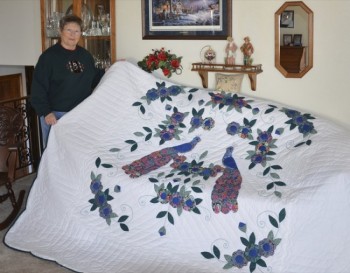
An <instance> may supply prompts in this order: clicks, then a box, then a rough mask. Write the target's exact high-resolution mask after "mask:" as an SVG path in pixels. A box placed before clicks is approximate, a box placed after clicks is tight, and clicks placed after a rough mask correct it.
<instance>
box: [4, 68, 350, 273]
mask: <svg viewBox="0 0 350 273" xmlns="http://www.w3.org/2000/svg"><path fill="white" fill-rule="evenodd" d="M349 231H350V133H349V132H348V131H346V130H344V129H341V128H339V127H337V126H335V125H334V124H332V123H331V122H329V121H327V120H324V119H322V118H319V117H317V116H315V115H312V114H310V113H306V112H302V111H296V110H292V109H291V108H289V107H286V106H284V105H281V104H278V103H275V102H272V101H265V100H261V99H258V98H254V97H247V96H245V95H237V94H233V93H227V94H224V93H214V92H209V91H208V90H200V89H195V88H189V87H183V86H177V85H176V84H173V83H171V82H167V81H163V80H160V79H157V78H155V77H154V76H153V75H151V74H148V73H146V72H144V71H142V70H141V69H139V68H138V67H136V66H134V65H133V64H131V63H128V62H117V63H116V64H114V65H113V66H112V67H111V68H110V69H109V70H108V72H107V73H106V75H105V77H104V78H103V79H102V81H101V83H100V85H99V86H98V87H97V89H96V91H95V92H94V94H93V95H92V96H90V97H89V98H88V99H87V100H85V101H84V102H83V103H82V104H81V105H79V106H78V107H77V108H75V109H74V110H73V111H71V112H70V113H68V114H67V115H65V116H64V117H63V118H62V119H61V120H60V121H59V122H58V124H57V125H55V126H54V127H53V128H52V130H51V133H50V138H49V143H48V147H47V149H46V150H45V152H44V154H43V157H42V159H41V163H40V167H39V171H38V175H37V178H36V180H35V182H34V185H33V187H32V189H31V191H30V194H29V198H28V201H27V205H26V209H25V211H24V212H23V213H22V214H21V216H20V217H19V218H18V220H17V221H16V222H15V224H14V225H13V226H12V227H11V229H10V230H9V231H8V233H7V234H6V237H5V243H6V244H7V245H8V246H10V247H12V248H15V249H19V250H22V251H28V252H31V253H33V254H34V255H35V256H37V257H40V258H44V259H49V260H53V261H56V262H57V263H59V264H61V265H63V266H65V267H67V268H70V269H72V270H75V271H78V272H91V273H92V272H116V273H124V272H128V273H133V272H152V273H157V272H162V273H163V272H167V273H172V272H174V273H175V272H181V273H185V272H191V273H192V272H193V273H200V272H203V273H204V272H205V273H208V272H209V273H215V272H276V273H292V272H293V273H303V272H305V273H348V272H350V263H349V257H350V248H349V246H350V236H349Z"/></svg>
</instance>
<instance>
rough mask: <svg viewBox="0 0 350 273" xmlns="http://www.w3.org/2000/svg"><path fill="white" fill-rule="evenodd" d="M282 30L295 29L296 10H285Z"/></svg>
mask: <svg viewBox="0 0 350 273" xmlns="http://www.w3.org/2000/svg"><path fill="white" fill-rule="evenodd" d="M280 27H281V28H294V10H285V11H283V12H282V13H281V17H280Z"/></svg>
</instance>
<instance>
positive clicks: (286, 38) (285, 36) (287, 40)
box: [283, 34, 293, 46]
mask: <svg viewBox="0 0 350 273" xmlns="http://www.w3.org/2000/svg"><path fill="white" fill-rule="evenodd" d="M292 37H293V35H292V34H283V45H284V46H289V45H291V44H292V40H293V38H292Z"/></svg>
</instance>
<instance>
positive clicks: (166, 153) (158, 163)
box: [122, 136, 201, 178]
mask: <svg viewBox="0 0 350 273" xmlns="http://www.w3.org/2000/svg"><path fill="white" fill-rule="evenodd" d="M200 140H201V139H200V137H198V136H197V137H195V138H193V139H192V141H190V142H187V143H184V144H180V145H177V146H173V147H168V148H164V149H161V150H159V151H155V152H153V153H151V154H149V155H146V156H144V157H142V158H140V159H138V160H135V161H134V162H132V163H130V164H128V165H124V166H123V167H122V169H123V170H124V172H125V173H126V174H128V175H129V176H130V177H131V178H136V177H140V176H141V175H144V174H147V173H149V172H151V171H154V170H156V169H158V168H160V167H162V166H165V165H166V164H168V163H169V162H170V161H171V160H176V161H177V162H184V161H185V160H186V157H185V156H180V155H179V153H187V152H189V151H191V150H192V149H193V148H194V147H195V146H196V145H197V143H198V142H199V141H200Z"/></svg>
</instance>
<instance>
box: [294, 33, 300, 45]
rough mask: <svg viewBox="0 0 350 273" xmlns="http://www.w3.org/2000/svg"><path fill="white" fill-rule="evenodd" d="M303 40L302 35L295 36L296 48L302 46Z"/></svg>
mask: <svg viewBox="0 0 350 273" xmlns="http://www.w3.org/2000/svg"><path fill="white" fill-rule="evenodd" d="M301 38H302V34H294V36H293V45H294V46H302V43H301Z"/></svg>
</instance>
